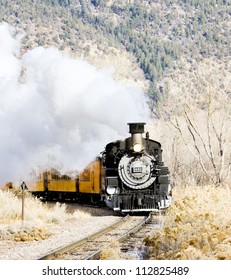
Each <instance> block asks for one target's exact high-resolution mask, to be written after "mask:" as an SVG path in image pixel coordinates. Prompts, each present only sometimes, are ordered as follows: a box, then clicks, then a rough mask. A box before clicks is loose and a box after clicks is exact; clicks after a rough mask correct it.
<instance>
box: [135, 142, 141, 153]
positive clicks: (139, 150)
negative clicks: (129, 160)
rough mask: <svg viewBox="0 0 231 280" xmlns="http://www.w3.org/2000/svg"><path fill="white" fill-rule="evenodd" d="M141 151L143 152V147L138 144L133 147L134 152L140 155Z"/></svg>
mask: <svg viewBox="0 0 231 280" xmlns="http://www.w3.org/2000/svg"><path fill="white" fill-rule="evenodd" d="M141 150H142V145H141V144H139V143H136V144H134V145H133V151H134V152H135V153H139V152H141Z"/></svg>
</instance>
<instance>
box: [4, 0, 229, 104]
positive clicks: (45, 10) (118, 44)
mask: <svg viewBox="0 0 231 280" xmlns="http://www.w3.org/2000/svg"><path fill="white" fill-rule="evenodd" d="M0 3H1V11H0V20H1V21H6V22H8V23H10V24H11V25H14V26H16V27H17V28H18V29H19V30H21V31H22V32H23V34H24V37H23V48H24V49H23V50H22V51H25V50H26V49H28V48H32V47H34V46H46V47H47V46H56V47H58V48H60V49H62V50H65V51H68V52H69V53H71V54H72V55H75V56H82V57H84V58H86V59H88V60H89V61H90V62H92V63H95V64H98V66H103V64H104V63H105V64H107V63H108V61H111V63H114V64H115V65H116V58H117V57H122V60H123V63H122V64H123V66H124V69H122V67H121V62H120V63H119V64H120V66H118V65H117V66H115V67H117V68H118V69H117V70H118V78H120V77H124V76H127V78H128V79H132V80H135V81H136V82H137V80H139V82H141V81H143V82H144V78H145V79H146V80H147V81H148V86H145V83H143V86H144V88H145V89H146V90H147V91H148V93H149V95H150V97H151V99H152V100H153V101H154V103H153V104H154V105H155V104H156V102H157V101H158V100H160V99H162V98H161V97H162V96H165V97H166V95H167V94H168V92H169V88H168V85H167V83H166V77H168V75H170V74H169V73H172V72H173V73H174V69H176V68H179V64H178V63H179V61H181V59H184V62H185V63H189V64H191V63H192V62H193V60H196V61H202V60H203V59H205V58H207V59H208V58H212V59H213V60H214V59H215V60H217V61H223V62H224V63H226V62H227V60H228V57H229V52H230V50H229V46H230V15H231V4H230V2H229V1H228V0H164V1H160V0H154V1H152V0H142V1H138V0H127V1H124V0H117V1H114V0H110V1H109V0H86V1H85V0H38V1H29V0H23V1H15V0H12V1H11V0H7V1H6V0H1V1H0ZM181 64H182V62H180V65H181ZM183 67H184V65H183ZM224 67H226V68H227V64H226V66H224ZM139 69H141V70H142V71H139ZM119 72H121V75H120V74H119ZM125 72H126V75H124V74H125ZM142 73H143V74H144V78H143V76H142ZM164 78H165V79H164Z"/></svg>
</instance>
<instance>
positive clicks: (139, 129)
mask: <svg viewBox="0 0 231 280" xmlns="http://www.w3.org/2000/svg"><path fill="white" fill-rule="evenodd" d="M128 125H129V133H131V147H130V149H131V150H133V151H134V152H135V153H139V152H141V151H142V149H143V148H144V144H143V137H142V134H143V133H144V125H145V123H128Z"/></svg>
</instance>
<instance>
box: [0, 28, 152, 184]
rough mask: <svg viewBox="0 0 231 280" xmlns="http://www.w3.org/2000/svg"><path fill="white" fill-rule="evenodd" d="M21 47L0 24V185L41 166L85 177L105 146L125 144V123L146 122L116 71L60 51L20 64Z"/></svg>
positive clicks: (137, 94)
mask: <svg viewBox="0 0 231 280" xmlns="http://www.w3.org/2000/svg"><path fill="white" fill-rule="evenodd" d="M19 47H20V44H19V39H18V38H17V37H15V36H13V35H12V30H11V28H10V27H9V26H8V25H7V24H6V23H2V24H0V131H1V136H0V156H1V159H0V183H3V182H5V181H10V180H19V179H21V178H24V177H23V176H26V174H27V173H28V172H29V171H30V169H31V168H35V167H37V166H41V167H48V166H49V167H51V166H52V165H59V166H60V167H62V169H63V170H65V171H66V170H78V169H81V168H83V167H84V166H85V165H86V164H87V163H89V162H90V161H91V160H92V159H94V157H95V156H96V155H98V154H99V152H100V151H102V150H103V148H104V147H105V145H106V143H108V142H109V141H114V140H117V139H120V138H121V137H127V135H128V132H127V131H128V128H127V122H133V121H142V122H143V121H144V122H145V121H147V119H148V118H149V110H148V107H147V104H146V102H145V97H144V95H143V93H142V92H141V90H140V89H138V88H131V87H128V86H126V85H124V84H122V83H119V82H118V81H114V80H113V77H112V74H113V73H111V71H109V70H104V71H102V70H101V71H97V70H96V69H95V68H94V67H93V66H91V65H90V64H88V63H87V62H85V61H82V60H76V59H71V58H70V57H68V56H67V55H64V54H63V53H61V52H60V51H59V50H57V49H55V48H48V49H45V48H42V47H38V48H35V49H33V50H31V51H28V52H27V53H26V54H24V55H23V57H22V58H21V59H19V58H18V53H19ZM22 73H24V74H23V76H24V81H23V83H22V82H20V79H21V76H22Z"/></svg>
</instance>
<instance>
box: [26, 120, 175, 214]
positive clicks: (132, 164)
mask: <svg viewBox="0 0 231 280" xmlns="http://www.w3.org/2000/svg"><path fill="white" fill-rule="evenodd" d="M128 125H129V133H130V134H131V136H130V137H128V138H126V139H124V140H119V141H115V142H111V143H108V144H107V145H106V147H105V150H104V151H103V152H102V153H101V156H100V157H98V158H97V159H96V160H95V161H93V162H92V163H90V164H89V166H88V167H87V168H85V169H84V170H83V171H82V172H81V173H80V174H79V175H78V176H77V178H76V179H75V180H72V179H71V178H69V177H68V176H60V174H58V173H57V172H51V171H49V172H43V173H42V177H41V179H40V181H36V182H33V183H32V182H30V183H28V186H29V190H30V191H31V192H32V193H33V194H35V195H37V196H39V197H43V198H45V199H61V198H62V199H74V200H90V201H91V202H93V201H94V202H96V201H99V200H100V201H104V202H105V203H106V205H107V206H108V207H110V208H111V209H113V210H114V211H118V212H123V213H126V212H130V213H131V212H151V211H156V210H161V209H166V208H167V207H168V206H169V205H170V203H171V188H170V182H169V171H168V168H167V167H166V166H164V163H163V161H162V150H161V144H160V143H159V142H157V141H154V140H151V139H149V133H148V132H147V133H146V137H145V138H143V133H144V125H145V123H129V124H128Z"/></svg>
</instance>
